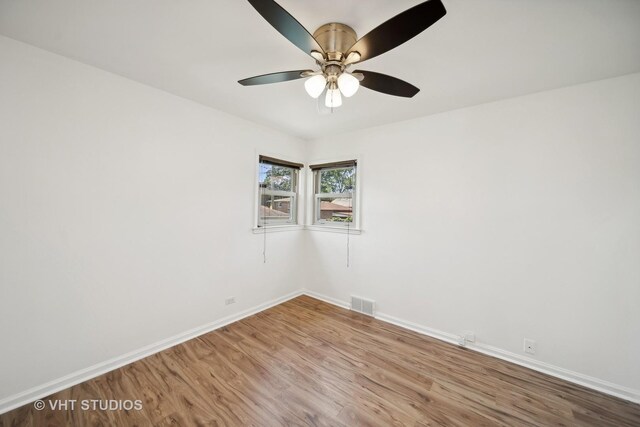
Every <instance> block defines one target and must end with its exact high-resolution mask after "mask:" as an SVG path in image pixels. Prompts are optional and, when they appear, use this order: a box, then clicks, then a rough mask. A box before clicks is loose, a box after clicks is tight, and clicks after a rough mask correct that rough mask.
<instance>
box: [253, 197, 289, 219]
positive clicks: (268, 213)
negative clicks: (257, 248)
mask: <svg viewBox="0 0 640 427" xmlns="http://www.w3.org/2000/svg"><path fill="white" fill-rule="evenodd" d="M292 205H293V197H282V196H272V195H269V194H262V195H261V196H260V222H261V223H263V222H264V221H265V220H266V221H267V223H269V221H287V220H289V219H291V206H292Z"/></svg>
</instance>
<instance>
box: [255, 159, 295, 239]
mask: <svg viewBox="0 0 640 427" xmlns="http://www.w3.org/2000/svg"><path fill="white" fill-rule="evenodd" d="M259 166H260V170H259V174H258V190H259V194H258V197H259V204H258V227H268V226H270V225H289V224H291V225H292V224H297V223H298V181H299V179H298V175H299V172H300V168H302V164H299V163H292V162H288V161H286V160H279V159H274V158H272V157H267V156H260V165H259Z"/></svg>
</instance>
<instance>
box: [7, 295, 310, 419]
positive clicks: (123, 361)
mask: <svg viewBox="0 0 640 427" xmlns="http://www.w3.org/2000/svg"><path fill="white" fill-rule="evenodd" d="M302 293H303V292H302V291H295V292H292V293H290V294H287V295H285V296H282V297H280V298H276V299H273V300H271V301H267V302H265V303H263V304H260V305H257V306H255V307H252V308H249V309H247V310H244V311H241V312H240V313H236V314H232V315H230V316H227V317H224V318H222V319H220V320H216V321H214V322H211V323H208V324H206V325H202V326H199V327H197V328H194V329H191V330H188V331H185V332H182V333H180V334H178V335H174V336H172V337H170V338H167V339H164V340H162V341H158V342H156V343H154V344H150V345H148V346H145V347H142V348H139V349H137V350H134V351H132V352H129V353H127V354H123V355H121V356H117V357H114V358H112V359H109V360H106V361H104V362H101V363H98V364H96V365H93V366H90V367H88V368H85V369H81V370H79V371H76V372H73V373H71V374H69V375H65V376H64V377H62V378H58V379H55V380H53V381H49V382H48V383H45V384H42V385H39V386H37V387H33V388H31V389H29V390H26V391H23V392H21V393H18V394H15V395H13V396H9V397H7V398H5V399H2V400H0V414H3V413H5V412H8V411H10V410H12V409H15V408H18V407H20V406H22V405H26V404H27V403H30V402H33V401H34V400H38V399H42V398H43V397H45V396H49V395H51V394H53V393H56V392H58V391H61V390H64V389H66V388H69V387H71V386H74V385H76V384H80V383H82V382H84V381H87V380H90V379H91V378H95V377H97V376H99V375H102V374H105V373H107V372H109V371H113V370H114V369H117V368H120V367H122V366H124V365H128V364H129V363H132V362H135V361H136V360H140V359H143V358H145V357H148V356H151V355H152V354H155V353H158V352H160V351H162V350H166V349H167V348H170V347H173V346H175V345H178V344H181V343H183V342H185V341H188V340H190V339H193V338H195V337H198V336H200V335H202V334H206V333H207V332H211V331H213V330H215V329H218V328H221V327H223V326H226V325H228V324H230V323H233V322H237V321H238V320H241V319H244V318H245V317H248V316H251V315H254V314H256V313H258V312H260V311H263V310H266V309H268V308H271V307H273V306H275V305H278V304H282V303H283V302H285V301H288V300H290V299H292V298H295V297H297V296H300V295H302Z"/></svg>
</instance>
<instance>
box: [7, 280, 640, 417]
mask: <svg viewBox="0 0 640 427" xmlns="http://www.w3.org/2000/svg"><path fill="white" fill-rule="evenodd" d="M303 294H304V295H308V296H310V297H313V298H316V299H319V300H321V301H324V302H326V303H329V304H333V305H335V306H338V307H342V308H346V309H349V308H350V304H349V303H348V302H346V301H342V300H339V299H337V298H332V297H329V296H326V295H323V294H319V293H317V292H314V291H310V290H308V289H302V290H299V291H296V292H292V293H289V294H287V295H285V296H282V297H280V298H276V299H273V300H271V301H268V302H265V303H263V304H260V305H257V306H255V307H253V308H250V309H247V310H244V311H242V312H240V313H236V314H233V315H231V316H227V317H225V318H222V319H220V320H217V321H215V322H212V323H208V324H206V325H203V326H200V327H197V328H194V329H191V330H189V331H185V332H183V333H181V334H178V335H175V336H173V337H170V338H167V339H165V340H162V341H158V342H156V343H154V344H151V345H148V346H145V347H142V348H140V349H138V350H135V351H132V352H129V353H127V354H124V355H122V356H117V357H114V358H112V359H109V360H107V361H104V362H102V363H98V364H96V365H93V366H90V367H88V368H85V369H81V370H79V371H76V372H73V373H71V374H69V375H66V376H64V377H62V378H58V379H56V380H53V381H50V382H48V383H45V384H42V385H40V386H37V387H33V388H31V389H29V390H26V391H24V392H21V393H18V394H15V395H13V396H9V397H7V398H5V399H3V400H0V414H3V413H5V412H8V411H10V410H12V409H15V408H18V407H20V406H22V405H26V404H28V403H30V402H33V401H34V400H37V399H41V398H43V397H45V396H49V395H51V394H53V393H56V392H58V391H61V390H64V389H66V388H69V387H71V386H74V385H76V384H79V383H81V382H84V381H87V380H90V379H91V378H95V377H97V376H99V375H102V374H105V373H107V372H109V371H112V370H114V369H117V368H120V367H122V366H124V365H128V364H129V363H132V362H135V361H136V360H140V359H143V358H145V357H148V356H151V355H152V354H155V353H158V352H160V351H162V350H165V349H167V348H170V347H173V346H175V345H178V344H181V343H183V342H185V341H188V340H190V339H193V338H195V337H197V336H200V335H202V334H206V333H207V332H211V331H213V330H215V329H218V328H221V327H223V326H226V325H228V324H230V323H233V322H236V321H238V320H241V319H243V318H245V317H248V316H251V315H253V314H256V313H258V312H260V311H263V310H266V309H268V308H271V307H273V306H275V305H278V304H281V303H283V302H285V301H288V300H290V299H292V298H295V297H297V296H300V295H303ZM376 318H377V319H379V320H382V321H384V322H388V323H391V324H394V325H396V326H400V327H403V328H406V329H409V330H411V331H414V332H418V333H421V334H424V335H428V336H430V337H433V338H437V339H439V340H441V341H445V342H447V343H451V344H454V345H457V339H458V336H457V335H455V334H450V333H447V332H443V331H439V330H436V329H432V328H428V327H426V326H422V325H418V324H416V323H412V322H409V321H406V320H403V319H399V318H397V317H394V316H390V315H387V314H384V313H377V314H376ZM466 348H469V349H471V350H474V351H478V352H480V353H483V354H486V355H489V356H493V357H497V358H498V359H502V360H506V361H508V362H512V363H515V364H517V365H520V366H524V367H526V368H530V369H533V370H535V371H539V372H543V373H545V374H548V375H551V376H554V377H558V378H561V379H564V380H567V381H569V382H572V383H575V384H579V385H582V386H585V387H588V388H591V389H594V390H597V391H600V392H602V393H606V394H609V395H612V396H616V397H619V398H622V399H625V400H629V401H631V402H634V403H640V391H638V390H634V389H630V388H627V387H623V386H620V385H617V384H613V383H610V382H607V381H603V380H600V379H597V378H594V377H590V376H587V375H583V374H580V373H578V372H573V371H570V370H567V369H564V368H560V367H558V366H554V365H550V364H548V363H544V362H541V361H538V360H535V359H531V358H528V357H524V356H521V355H519V354H515V353H511V352H508V351H506V350H502V349H499V348H497V347H492V346H490V345H487V344H483V343H469V344H468V345H467V346H466Z"/></svg>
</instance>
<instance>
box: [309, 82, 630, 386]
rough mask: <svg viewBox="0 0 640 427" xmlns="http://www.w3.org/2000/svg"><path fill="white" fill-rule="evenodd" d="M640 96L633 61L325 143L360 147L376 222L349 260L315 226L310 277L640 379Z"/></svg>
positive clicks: (365, 207)
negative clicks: (586, 80) (594, 75)
mask: <svg viewBox="0 0 640 427" xmlns="http://www.w3.org/2000/svg"><path fill="white" fill-rule="evenodd" d="M419 96H429V94H427V93H424V94H420V95H419ZM639 99H640V74H634V75H629V76H625V77H620V78H615V79H610V80H605V81H598V82H594V83H590V84H585V85H579V86H574V87H569V88H565V89H561V90H554V91H550V92H544V93H539V94H534V95H530V96H524V97H520V98H515V99H510V100H506V101H501V102H496V103H491V104H485V105H480V106H477V107H473V108H466V109H462V110H457V111H452V112H448V113H444V114H439V115H435V116H429V117H424V118H421V119H417V120H412V121H406V122H401V123H396V124H393V125H387V126H382V127H376V128H372V129H368V130H364V131H358V132H353V133H349V134H344V135H340V136H334V135H332V136H331V137H327V138H324V139H319V140H317V141H314V142H313V143H311V145H310V148H309V150H310V152H309V154H308V156H307V158H308V160H309V161H310V162H312V161H314V160H316V159H323V158H326V157H333V158H335V157H336V156H338V155H340V154H341V153H343V154H345V157H347V156H351V155H353V154H354V153H356V154H360V160H361V162H360V164H361V170H360V172H359V173H360V176H361V179H362V187H361V191H362V217H361V220H362V228H363V230H364V231H363V234H362V235H360V236H351V255H352V257H351V268H348V269H347V268H346V266H345V260H344V256H345V247H346V236H345V235H343V234H332V233H322V232H310V233H308V234H307V235H306V236H305V240H306V244H307V256H308V260H309V263H308V269H309V274H308V277H309V280H308V282H307V284H306V286H307V288H309V289H311V290H313V291H316V292H319V293H321V294H324V295H326V296H328V297H331V298H336V299H339V300H347V299H348V297H349V295H350V294H356V295H360V296H363V297H369V298H373V299H374V300H376V302H377V305H378V307H377V308H378V310H379V312H382V313H384V314H387V315H391V316H395V317H397V318H400V319H403V320H406V321H410V322H414V323H416V324H418V325H422V326H426V327H429V328H433V329H435V330H438V331H443V332H445V333H449V334H456V335H458V334H461V333H462V332H463V331H465V330H470V331H474V332H475V333H476V336H477V340H478V341H479V342H480V343H485V344H486V345H489V346H494V347H497V348H498V349H502V350H505V351H508V352H512V353H516V354H518V355H524V352H523V338H524V337H528V338H532V339H535V340H537V342H538V352H537V354H536V356H534V357H533V358H534V359H536V360H538V361H542V362H545V363H548V364H551V365H554V366H556V367H560V368H565V369H569V370H571V371H574V372H577V373H579V374H584V375H587V376H591V377H595V378H597V379H600V380H604V381H609V382H612V383H615V384H616V385H619V386H623V387H629V388H632V389H635V390H636V392H637V390H640V369H639V368H638V361H639V360H640V340H639V339H638V337H640V308H639V303H640V103H639V102H638V100H639ZM380 102H384V100H383V99H382V97H381V98H380ZM408 102H410V101H408ZM343 108H349V106H348V103H347V105H346V106H345V107H343ZM638 397H640V394H638Z"/></svg>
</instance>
